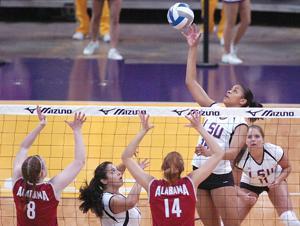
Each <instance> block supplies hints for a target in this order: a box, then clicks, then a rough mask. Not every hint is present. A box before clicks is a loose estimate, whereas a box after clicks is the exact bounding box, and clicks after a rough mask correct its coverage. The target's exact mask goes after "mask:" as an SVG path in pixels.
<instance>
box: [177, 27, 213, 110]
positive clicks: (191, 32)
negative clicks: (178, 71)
mask: <svg viewBox="0 0 300 226" xmlns="http://www.w3.org/2000/svg"><path fill="white" fill-rule="evenodd" d="M182 34H183V36H184V37H185V38H186V40H187V43H188V46H189V50H188V57H187V65H186V77H185V84H186V86H187V88H188V90H189V91H190V93H191V95H192V97H193V98H194V100H195V101H196V102H197V103H198V104H199V105H200V106H201V107H209V106H211V105H212V104H213V103H214V101H213V100H212V99H211V98H210V97H209V96H208V95H207V93H206V92H205V90H204V89H203V88H202V87H201V85H200V84H199V82H198V81H197V78H196V75H197V69H196V65H197V55H198V51H197V50H198V44H199V39H200V36H201V33H200V32H199V31H198V30H197V26H196V25H195V24H193V25H192V26H190V27H189V29H188V30H187V31H186V32H183V33H182Z"/></svg>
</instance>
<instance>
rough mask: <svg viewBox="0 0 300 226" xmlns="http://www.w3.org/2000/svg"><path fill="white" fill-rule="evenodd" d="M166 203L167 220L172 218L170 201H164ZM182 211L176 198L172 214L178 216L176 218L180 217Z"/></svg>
mask: <svg viewBox="0 0 300 226" xmlns="http://www.w3.org/2000/svg"><path fill="white" fill-rule="evenodd" d="M164 203H165V216H166V218H169V217H170V208H169V199H164ZM181 212H182V210H181V209H180V202H179V198H175V199H174V201H173V205H172V209H171V214H176V217H180V215H181Z"/></svg>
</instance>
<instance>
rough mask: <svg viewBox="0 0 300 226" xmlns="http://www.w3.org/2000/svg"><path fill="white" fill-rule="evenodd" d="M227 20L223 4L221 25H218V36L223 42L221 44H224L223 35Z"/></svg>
mask: <svg viewBox="0 0 300 226" xmlns="http://www.w3.org/2000/svg"><path fill="white" fill-rule="evenodd" d="M225 20H226V16H225V11H224V8H223V5H222V9H221V19H220V21H219V25H218V33H217V36H218V39H219V40H220V42H221V45H224V38H223V35H224V28H225ZM221 40H223V41H221Z"/></svg>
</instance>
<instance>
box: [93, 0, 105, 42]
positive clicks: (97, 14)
mask: <svg viewBox="0 0 300 226" xmlns="http://www.w3.org/2000/svg"><path fill="white" fill-rule="evenodd" d="M103 2H104V1H103V0H93V11H92V20H91V36H92V40H93V41H96V40H97V38H98V33H99V24H100V18H101V15H102V8H103Z"/></svg>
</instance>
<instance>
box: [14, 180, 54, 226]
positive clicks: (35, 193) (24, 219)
mask: <svg viewBox="0 0 300 226" xmlns="http://www.w3.org/2000/svg"><path fill="white" fill-rule="evenodd" d="M29 195H30V196H31V198H30V200H29V202H28V204H27V205H26V207H25V202H26V199H25V196H27V197H28V196H29ZM13 197H14V202H15V206H16V210H17V225H18V226H45V225H47V226H57V225H58V224H57V213H56V211H57V206H58V203H59V201H58V200H57V199H56V197H55V193H54V189H53V187H52V185H51V184H50V183H46V182H43V183H38V184H37V185H36V186H35V189H34V190H33V186H32V185H31V184H28V183H27V184H25V182H24V180H23V178H20V179H18V180H17V181H16V182H15V184H14V186H13Z"/></svg>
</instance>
